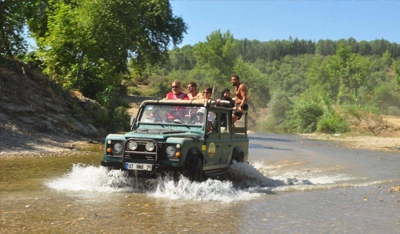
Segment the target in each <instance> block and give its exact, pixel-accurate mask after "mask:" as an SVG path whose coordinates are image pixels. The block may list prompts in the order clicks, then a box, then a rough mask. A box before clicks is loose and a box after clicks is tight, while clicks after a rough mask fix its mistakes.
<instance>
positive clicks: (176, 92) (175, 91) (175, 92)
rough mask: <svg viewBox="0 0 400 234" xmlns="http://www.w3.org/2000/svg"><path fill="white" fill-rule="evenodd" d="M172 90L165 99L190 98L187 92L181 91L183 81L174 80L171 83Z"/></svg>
mask: <svg viewBox="0 0 400 234" xmlns="http://www.w3.org/2000/svg"><path fill="white" fill-rule="evenodd" d="M171 88H172V91H171V92H169V93H167V96H166V97H165V99H168V100H177V99H181V100H189V97H188V95H187V94H186V93H183V92H181V82H179V81H178V80H174V81H173V82H172V85H171Z"/></svg>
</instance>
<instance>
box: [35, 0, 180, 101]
mask: <svg viewBox="0 0 400 234" xmlns="http://www.w3.org/2000/svg"><path fill="white" fill-rule="evenodd" d="M43 6H45V10H44V11H43ZM36 10H37V11H36V14H32V17H33V19H31V20H29V21H28V23H29V26H30V29H31V31H32V35H33V37H34V38H35V39H36V41H37V44H38V46H39V51H38V57H39V58H40V59H41V60H42V62H43V66H44V71H45V72H46V73H47V74H49V75H51V76H52V77H54V78H55V79H56V80H58V81H60V82H62V83H63V84H64V85H65V86H66V87H75V88H78V89H80V90H82V91H84V93H86V94H87V95H88V96H93V95H94V94H95V93H96V92H98V91H100V90H104V89H105V88H106V87H107V86H108V85H113V86H115V85H118V84H119V83H120V81H121V75H122V74H125V73H127V72H128V69H127V64H128V61H130V63H131V64H133V65H134V67H135V70H137V71H139V72H140V71H142V70H143V69H144V68H145V67H146V65H147V64H158V63H161V62H165V60H166V59H167V58H168V53H167V52H168V48H169V46H170V45H173V46H176V45H178V44H179V43H181V41H182V39H183V34H184V33H185V32H186V29H187V26H186V24H185V23H184V22H183V20H182V18H180V17H176V16H174V15H173V14H172V10H171V6H170V4H169V1H167V0H151V1H130V0H114V1H107V0H99V1H91V0H72V1H64V0H48V1H42V2H41V4H38V5H37V8H36ZM43 14H45V15H43ZM35 17H36V18H35ZM39 20H43V21H41V23H38V21H39Z"/></svg>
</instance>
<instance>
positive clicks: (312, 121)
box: [285, 100, 324, 132]
mask: <svg viewBox="0 0 400 234" xmlns="http://www.w3.org/2000/svg"><path fill="white" fill-rule="evenodd" d="M323 114H324V112H323V109H322V107H321V106H320V105H318V104H317V103H315V102H306V101H304V100H300V101H297V102H296V103H295V105H294V108H293V110H291V111H289V112H288V119H289V120H288V122H287V124H285V127H286V129H287V130H288V131H295V132H314V131H315V130H316V129H317V122H318V118H319V117H320V116H322V115H323Z"/></svg>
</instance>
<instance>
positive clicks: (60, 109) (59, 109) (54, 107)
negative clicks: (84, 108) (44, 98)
mask: <svg viewBox="0 0 400 234" xmlns="http://www.w3.org/2000/svg"><path fill="white" fill-rule="evenodd" d="M44 105H45V106H46V107H47V108H49V109H51V110H53V111H54V112H57V113H64V112H65V110H64V108H63V107H61V106H59V105H56V104H53V103H51V102H45V103H44Z"/></svg>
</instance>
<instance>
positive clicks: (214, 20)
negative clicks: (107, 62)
mask: <svg viewBox="0 0 400 234" xmlns="http://www.w3.org/2000/svg"><path fill="white" fill-rule="evenodd" d="M170 3H171V8H172V12H173V14H174V15H175V16H179V17H182V18H183V20H184V22H185V23H186V24H187V25H188V30H187V34H185V35H184V39H183V41H182V43H181V44H179V45H178V47H182V46H184V45H187V44H190V45H194V44H197V43H198V42H205V41H206V37H207V36H208V35H210V34H211V33H212V32H214V31H216V30H220V31H221V32H222V33H226V32H227V31H228V30H229V31H230V33H231V34H233V37H234V38H235V39H245V38H247V39H249V40H253V39H255V40H259V41H262V42H264V41H270V40H288V39H289V37H290V36H291V37H292V38H293V39H295V38H298V39H299V40H302V39H304V40H312V41H315V42H317V41H318V40H320V39H331V40H334V41H337V40H340V39H348V38H350V37H353V38H355V39H356V40H357V41H358V42H359V41H362V40H366V41H372V40H375V39H385V40H388V41H389V42H395V43H398V44H399V43H400V0H396V1H387V0H386V1H385V0H384V1H377V0H376V1H338V0H335V1H276V0H269V1H267V0H258V1H247V0H242V1H227V0H219V1H215V0H208V1H194V0H186V1H184V0H172V1H170Z"/></svg>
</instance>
